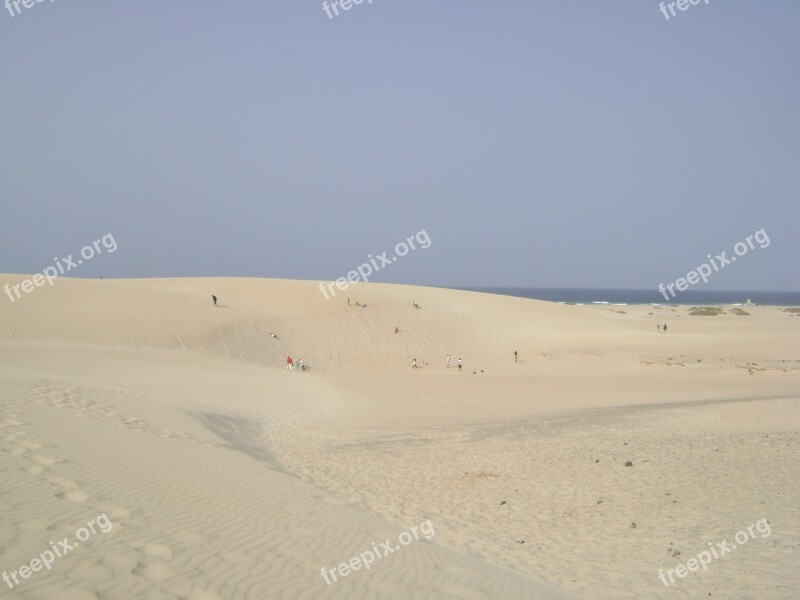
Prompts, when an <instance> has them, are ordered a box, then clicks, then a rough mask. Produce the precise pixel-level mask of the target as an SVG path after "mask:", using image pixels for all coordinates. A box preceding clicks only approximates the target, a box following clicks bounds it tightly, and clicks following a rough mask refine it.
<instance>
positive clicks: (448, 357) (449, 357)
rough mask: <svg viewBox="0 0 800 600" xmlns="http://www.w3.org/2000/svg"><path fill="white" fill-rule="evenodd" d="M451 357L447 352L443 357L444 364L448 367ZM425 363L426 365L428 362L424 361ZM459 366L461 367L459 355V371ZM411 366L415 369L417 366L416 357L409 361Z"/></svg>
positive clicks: (459, 368)
mask: <svg viewBox="0 0 800 600" xmlns="http://www.w3.org/2000/svg"><path fill="white" fill-rule="evenodd" d="M451 358H452V357H451V356H450V355H449V354H448V355H447V356H445V358H444V362H445V365H447V368H448V369H449V368H450V360H451ZM425 364H426V365H427V364H428V363H425ZM461 367H462V361H461V357H459V358H458V370H459V371H460V370H461ZM411 368H412V369H416V368H417V359H416V358H415V359H413V360H412V361H411Z"/></svg>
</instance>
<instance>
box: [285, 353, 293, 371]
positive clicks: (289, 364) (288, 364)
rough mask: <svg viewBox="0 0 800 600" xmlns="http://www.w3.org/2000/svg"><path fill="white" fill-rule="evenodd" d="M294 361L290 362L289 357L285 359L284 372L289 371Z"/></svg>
mask: <svg viewBox="0 0 800 600" xmlns="http://www.w3.org/2000/svg"><path fill="white" fill-rule="evenodd" d="M293 363H294V361H293V360H292V357H291V356H287V357H286V370H287V371H291V370H292V366H293Z"/></svg>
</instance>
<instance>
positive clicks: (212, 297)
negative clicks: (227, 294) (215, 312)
mask: <svg viewBox="0 0 800 600" xmlns="http://www.w3.org/2000/svg"><path fill="white" fill-rule="evenodd" d="M211 299H212V300H213V301H214V306H215V307H216V306H218V305H217V297H216V296H215V295H214V294H211Z"/></svg>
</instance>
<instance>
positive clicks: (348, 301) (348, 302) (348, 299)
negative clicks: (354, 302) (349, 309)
mask: <svg viewBox="0 0 800 600" xmlns="http://www.w3.org/2000/svg"><path fill="white" fill-rule="evenodd" d="M347 306H350V297H349V296H348V298H347Z"/></svg>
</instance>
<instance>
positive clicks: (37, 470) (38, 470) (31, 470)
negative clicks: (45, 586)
mask: <svg viewBox="0 0 800 600" xmlns="http://www.w3.org/2000/svg"><path fill="white" fill-rule="evenodd" d="M42 473H44V467H42V466H39V465H33V466H32V467H28V475H41V474H42Z"/></svg>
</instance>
